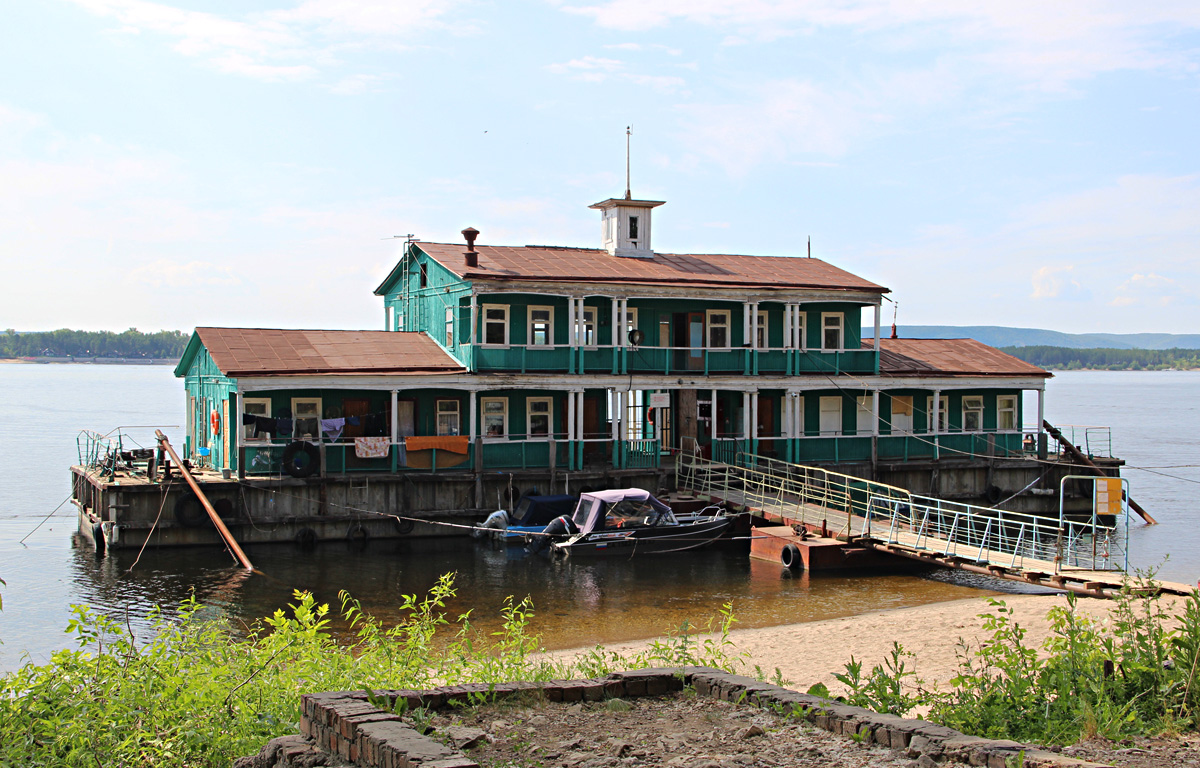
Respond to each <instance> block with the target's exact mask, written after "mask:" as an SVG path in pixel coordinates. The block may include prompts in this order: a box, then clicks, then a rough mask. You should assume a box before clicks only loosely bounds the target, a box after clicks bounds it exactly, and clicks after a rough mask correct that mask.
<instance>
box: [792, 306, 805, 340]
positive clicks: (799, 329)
mask: <svg viewBox="0 0 1200 768" xmlns="http://www.w3.org/2000/svg"><path fill="white" fill-rule="evenodd" d="M800 318H801V314H800V305H799V304H793V305H792V348H793V349H804V333H803V330H804V329H803V324H802V323H801V322H800Z"/></svg>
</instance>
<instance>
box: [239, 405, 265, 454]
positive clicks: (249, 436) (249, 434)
mask: <svg viewBox="0 0 1200 768" xmlns="http://www.w3.org/2000/svg"><path fill="white" fill-rule="evenodd" d="M257 406H263V412H262V413H251V414H250V415H251V416H262V417H263V418H267V419H269V418H271V398H269V397H243V398H242V413H250V409H251V408H252V407H257ZM254 432H255V429H254V425H253V424H243V425H242V444H243V445H251V444H255V443H269V442H271V438H270V437H269V436H267V435H262V436H261V437H257V436H255V434H254Z"/></svg>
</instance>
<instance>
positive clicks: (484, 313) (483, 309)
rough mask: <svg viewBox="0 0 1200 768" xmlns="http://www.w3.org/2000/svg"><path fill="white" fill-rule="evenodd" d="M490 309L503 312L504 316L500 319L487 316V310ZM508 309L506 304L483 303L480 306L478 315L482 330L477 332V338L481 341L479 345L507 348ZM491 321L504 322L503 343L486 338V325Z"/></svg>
mask: <svg viewBox="0 0 1200 768" xmlns="http://www.w3.org/2000/svg"><path fill="white" fill-rule="evenodd" d="M491 310H496V311H499V312H502V313H503V314H504V317H503V318H502V319H491V318H489V317H488V312H489V311H491ZM509 310H510V307H509V305H507V304H483V305H481V306H480V313H479V316H480V318H481V319H480V322H481V323H482V324H483V328H482V329H481V330H482V332H481V333H480V334H479V339H480V341H481V342H482V345H481V346H484V347H493V348H496V349H507V348H508V338H509V336H508V331H509V323H508V321H509ZM491 323H504V342H503V343H496V342H488V340H487V338H488V332H487V331H488V325H489V324H491Z"/></svg>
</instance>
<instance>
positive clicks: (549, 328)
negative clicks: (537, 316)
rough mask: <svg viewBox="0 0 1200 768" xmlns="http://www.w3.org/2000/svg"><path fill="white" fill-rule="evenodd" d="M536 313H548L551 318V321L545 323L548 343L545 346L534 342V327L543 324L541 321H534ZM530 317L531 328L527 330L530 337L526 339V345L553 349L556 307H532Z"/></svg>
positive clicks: (529, 324)
mask: <svg viewBox="0 0 1200 768" xmlns="http://www.w3.org/2000/svg"><path fill="white" fill-rule="evenodd" d="M534 312H546V313H548V314H549V316H550V317H549V319H548V320H546V321H545V323H546V343H545V344H539V343H537V342H536V341H534V333H533V327H534V325H535V324H536V323H541V322H542V321H541V320H534V318H533V313H534ZM528 317H529V323H528V326H529V327H528V329H527V333H528V335H527V336H526V337H525V339H526V342H525V343H526V344H528V345H529V346H531V347H553V346H554V307H551V306H548V305H530V307H529V315H528Z"/></svg>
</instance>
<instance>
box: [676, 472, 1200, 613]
mask: <svg viewBox="0 0 1200 768" xmlns="http://www.w3.org/2000/svg"><path fill="white" fill-rule="evenodd" d="M735 461H736V463H735V464H725V463H722V462H715V461H711V460H707V459H704V458H703V457H701V456H699V455H698V454H695V453H691V452H687V451H684V452H681V453H680V454H678V455H677V458H676V483H677V485H678V487H679V490H681V491H688V492H690V493H692V494H695V495H697V496H701V497H707V498H709V499H711V500H713V501H723V502H725V503H726V504H728V505H730V506H732V507H734V508H741V509H746V510H749V511H750V512H752V513H753V514H755V515H756V516H759V517H763V518H765V519H766V520H768V521H769V522H772V523H775V524H783V525H790V526H794V527H797V528H800V527H803V528H804V529H806V530H808V531H812V532H820V533H821V535H823V536H833V537H836V538H838V539H841V540H842V541H847V542H852V543H854V544H855V545H856V546H861V547H864V548H870V549H874V550H877V551H879V552H884V553H887V554H891V555H898V556H901V557H906V558H909V559H913V560H918V561H922V562H926V563H929V564H932V565H938V566H944V567H947V568H955V569H958V570H963V571H970V572H974V573H981V574H986V575H989V576H994V577H996V578H1000V579H1006V580H1008V581H1016V582H1021V583H1024V584H1036V585H1040V586H1044V587H1049V588H1052V589H1061V590H1067V591H1071V592H1077V593H1080V594H1086V595H1092V596H1097V597H1111V596H1113V595H1114V594H1116V593H1117V592H1119V591H1120V590H1121V589H1122V587H1123V586H1124V584H1125V582H1126V577H1125V575H1126V571H1127V569H1128V565H1129V561H1128V542H1129V536H1128V534H1129V521H1128V514H1125V515H1120V516H1117V517H1116V519H1104V518H1101V517H1099V516H1095V515H1094V516H1093V517H1092V519H1091V520H1088V521H1082V522H1081V521H1072V520H1065V519H1064V520H1054V519H1049V518H1045V517H1038V516H1036V515H1029V514H1025V513H1020V512H1008V511H1005V510H1002V509H995V508H991V507H979V506H975V505H971V504H962V503H958V502H952V501H945V500H943V499H936V498H932V497H927V496H920V495H918V494H914V493H911V492H910V491H907V490H905V489H903V488H897V487H896V486H891V485H886V484H884V483H878V482H874V481H871V480H865V479H863V478H859V477H854V476H852V475H845V474H841V473H838V472H833V471H830V470H827V469H824V468H821V467H813V466H806V465H802V464H792V463H789V462H784V461H780V460H778V459H774V458H771V457H767V456H757V455H753V454H745V453H742V454H738V456H737V458H736V459H735ZM1153 588H1154V589H1156V590H1157V591H1160V592H1165V593H1173V594H1189V593H1190V592H1191V591H1192V588H1191V587H1189V586H1187V585H1184V584H1175V583H1171V582H1161V581H1159V582H1154V586H1153Z"/></svg>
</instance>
